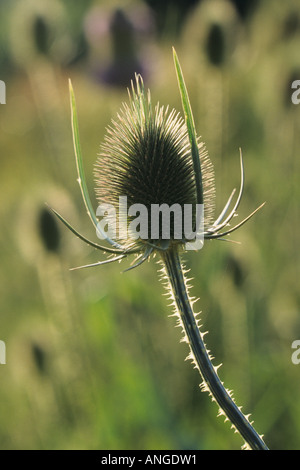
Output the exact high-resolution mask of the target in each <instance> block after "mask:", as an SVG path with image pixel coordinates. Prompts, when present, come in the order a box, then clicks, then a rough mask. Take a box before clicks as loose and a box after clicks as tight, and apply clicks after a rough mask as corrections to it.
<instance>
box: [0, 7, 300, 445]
mask: <svg viewBox="0 0 300 470" xmlns="http://www.w3.org/2000/svg"><path fill="white" fill-rule="evenodd" d="M0 23H1V27H0V79H1V80H4V81H5V83H6V104H1V105H0V152H1V153H0V158H1V171H0V185H1V205H0V217H1V219H0V220H1V222H0V227H1V230H0V240H1V271H0V279H1V282H0V297H1V316H0V339H1V340H2V341H5V344H6V364H5V365H4V364H3V365H0V377H1V385H0V448H1V449H112V450H115V449H147V450H151V449H164V450H166V449H168V450H172V449H239V448H240V446H241V444H242V440H241V439H240V437H239V436H238V435H236V434H234V433H233V432H232V431H231V429H230V425H229V424H228V423H225V424H224V423H223V418H217V417H216V415H217V407H216V405H215V404H213V403H211V400H210V399H209V397H208V395H207V394H204V393H201V391H200V389H199V383H200V379H199V375H198V373H197V371H195V370H194V369H193V367H192V365H191V363H190V362H185V361H184V359H185V357H186V356H187V354H188V350H187V346H186V345H185V344H180V339H181V332H180V331H179V329H178V328H174V326H175V320H174V318H169V314H170V313H171V310H170V308H169V307H168V301H167V299H166V297H165V296H163V295H162V294H163V293H164V288H163V286H162V284H161V282H160V281H159V279H158V274H157V271H158V269H159V266H158V265H157V263H156V260H154V261H152V262H151V263H146V264H144V265H142V266H141V267H139V268H138V269H136V270H133V271H130V272H128V273H124V274H122V273H121V271H122V269H124V268H125V267H127V265H128V263H127V262H124V264H121V265H120V264H116V265H107V266H102V267H99V268H91V269H89V270H81V271H80V270H79V271H69V268H71V267H74V266H79V265H82V264H87V263H92V262H95V261H97V260H99V259H103V256H102V255H101V253H97V252H95V251H94V250H93V249H91V248H89V247H88V246H86V245H84V244H83V243H82V242H80V241H79V240H78V239H77V238H75V237H74V236H73V235H72V234H71V233H70V232H69V231H67V229H66V228H65V227H64V226H62V225H61V224H59V223H58V222H57V221H56V220H54V219H53V217H52V216H51V214H50V213H49V210H48V208H47V205H46V204H45V203H48V204H49V205H50V206H52V207H54V208H55V209H56V210H58V211H59V212H60V213H61V214H62V215H64V216H65V217H66V218H67V219H68V220H69V221H70V222H71V223H72V224H73V225H74V226H75V227H77V229H78V230H79V231H81V232H82V233H84V234H85V235H86V236H88V237H89V238H91V239H93V240H95V241H97V240H96V235H95V233H94V231H93V228H92V226H91V224H90V222H89V219H88V217H87V215H86V213H85V209H84V206H83V203H82V200H81V196H80V190H79V186H78V184H77V182H76V171H75V160H74V154H73V144H72V135H71V124H70V109H69V96H68V78H69V77H70V78H71V79H72V83H73V87H74V90H75V94H76V98H77V107H78V113H79V124H80V135H81V143H82V149H83V154H84V163H85V170H86V174H87V179H88V183H89V187H90V189H91V193H92V195H93V197H94V194H93V191H92V188H93V164H94V161H95V159H96V155H97V152H98V150H99V144H100V142H101V141H102V139H103V136H104V133H105V127H106V126H108V125H109V123H110V120H111V118H113V117H114V116H115V115H116V113H117V112H118V110H119V108H120V106H121V102H123V101H124V100H126V99H127V91H126V87H127V86H128V85H129V83H130V79H131V78H132V77H133V76H134V72H136V71H138V72H141V73H142V74H143V77H144V80H145V82H146V85H147V86H149V87H150V88H151V92H152V98H153V101H154V102H156V101H159V102H160V103H161V104H164V105H166V104H169V105H170V106H171V107H175V108H177V109H178V110H181V103H180V96H179V92H178V89H177V81H176V76H175V72H174V66H173V59H172V50H171V47H172V46H175V48H176V50H177V53H178V56H179V58H180V61H181V65H182V68H183V71H184V75H185V79H186V82H187V86H188V89H189V93H190V98H191V102H192V106H193V111H194V114H195V120H196V126H197V129H198V132H199V134H201V135H202V138H203V140H204V141H205V143H206V146H207V149H208V152H209V154H210V156H211V160H212V162H213V164H214V167H215V174H216V175H215V176H216V187H217V208H216V210H217V211H219V210H220V209H221V208H222V207H223V205H224V204H225V201H226V200H227V198H228V196H229V194H230V192H231V190H232V188H233V187H237V186H238V184H239V147H242V149H243V155H244V164H245V172H246V187H245V194H244V197H243V200H242V204H241V207H240V210H239V216H240V217H243V216H246V215H248V213H250V212H251V211H252V210H254V209H255V208H256V207H257V206H258V205H259V204H261V203H262V202H263V201H267V204H266V205H265V207H264V209H263V210H262V211H260V212H259V213H258V214H257V215H256V216H255V218H254V219H252V220H251V221H250V222H249V223H248V224H247V225H245V226H244V227H243V228H241V229H240V230H239V231H238V232H236V233H235V234H234V235H233V236H232V239H233V240H237V241H239V242H241V244H234V243H224V242H218V241H213V242H207V243H206V244H205V246H204V249H203V250H202V251H200V252H199V253H196V254H195V253H191V252H188V253H187V254H186V256H185V261H186V264H187V266H188V267H190V268H191V276H192V277H193V278H194V281H193V290H192V294H193V295H195V296H198V297H200V300H199V301H198V302H197V304H196V305H195V308H196V309H197V310H201V311H202V324H203V331H206V330H208V331H209V334H208V335H207V336H206V342H207V345H208V347H209V349H210V350H211V351H212V354H213V355H214V357H215V358H216V360H215V364H216V365H217V364H219V363H220V362H222V363H223V366H222V367H221V369H220V370H219V374H220V377H221V379H222V380H223V381H224V382H225V385H226V386H227V387H228V388H229V389H233V390H234V397H235V399H236V402H237V404H238V405H242V406H243V411H244V412H245V413H251V416H252V419H253V420H254V424H255V427H256V429H257V431H258V432H259V433H263V434H264V436H265V440H266V443H267V444H268V445H269V446H270V447H271V448H272V449H300V398H299V391H300V365H295V364H293V363H292V360H291V355H292V352H293V350H292V348H291V345H292V342H293V341H294V340H296V339H300V292H299V276H300V256H299V245H298V243H299V240H300V220H299V199H300V188H299V183H300V173H299V170H300V166H299V152H298V149H299V144H300V139H299V129H300V105H298V106H297V105H294V104H292V102H291V94H292V90H291V83H292V81H293V80H295V79H300V5H299V2H298V1H297V0H287V1H286V2H279V1H277V2H274V1H270V0H269V1H268V0H267V1H258V0H257V1H255V2H254V1H237V0H236V1H229V0H228V1H225V0H221V1H215V0H209V1H205V0H202V1H199V0H198V1H197V0H194V1H189V2H187V1H185V2H184V1H181V2H180V1H166V2H159V1H154V0H149V1H142V0H139V1H138V0H137V1H120V0H119V2H118V1H110V2H104V1H96V0H95V1H92V0H90V1H87V0H84V1H79V0H77V1H76V2H72V1H71V0H14V1H13V0H10V1H8V0H2V1H1V2H0ZM236 220H239V219H236Z"/></svg>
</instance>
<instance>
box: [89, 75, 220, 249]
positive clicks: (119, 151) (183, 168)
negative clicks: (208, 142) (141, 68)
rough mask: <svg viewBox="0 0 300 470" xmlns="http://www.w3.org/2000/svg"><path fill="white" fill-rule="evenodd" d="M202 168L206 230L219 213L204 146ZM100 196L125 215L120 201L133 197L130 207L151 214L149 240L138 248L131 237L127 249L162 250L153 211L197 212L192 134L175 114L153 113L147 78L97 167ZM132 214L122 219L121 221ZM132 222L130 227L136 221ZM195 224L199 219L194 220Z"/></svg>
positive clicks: (139, 80) (132, 96) (111, 134)
mask: <svg viewBox="0 0 300 470" xmlns="http://www.w3.org/2000/svg"><path fill="white" fill-rule="evenodd" d="M198 151H199V157H200V161H201V167H202V180H203V197H204V220H205V227H206V228H208V227H209V225H210V224H211V223H212V216H213V211H214V207H215V204H214V198H215V187H214V174H213V168H212V164H211V162H210V160H209V158H208V154H207V151H206V149H205V146H204V144H203V143H202V142H201V141H200V140H199V141H198ZM95 182H96V194H97V198H98V202H99V204H103V203H104V204H110V205H112V206H113V207H116V208H117V210H118V211H119V210H120V208H119V198H120V196H126V197H127V204H128V206H129V207H131V206H133V205H134V204H140V205H143V206H144V207H145V208H146V209H147V213H148V223H147V226H148V233H149V237H148V238H147V239H145V238H143V239H141V238H140V239H138V240H136V242H135V241H134V240H133V239H131V238H130V233H128V235H129V237H128V239H127V240H123V244H124V246H125V247H128V246H131V245H132V243H136V244H137V245H138V246H140V247H141V248H142V247H145V243H147V242H150V243H152V244H157V243H158V244H159V242H160V241H161V240H162V221H161V222H160V226H159V228H158V233H159V239H158V240H153V239H151V223H153V220H151V207H152V206H153V205H154V204H157V205H159V206H161V205H162V204H165V205H167V206H168V207H172V206H173V205H174V204H178V205H179V206H180V208H181V209H182V211H181V214H182V217H183V214H184V207H185V205H186V204H191V205H192V206H193V207H195V206H196V202H197V201H196V184H195V172H194V168H193V159H192V155H191V149H190V143H189V138H188V131H187V127H186V124H185V122H184V120H183V119H182V118H181V117H180V115H179V113H177V112H176V111H175V110H174V109H173V110H172V111H171V112H169V110H168V107H167V108H164V107H163V106H160V105H159V103H158V104H157V105H156V106H155V108H154V109H153V107H152V103H151V96H150V91H149V90H148V93H146V92H145V89H144V84H143V80H142V77H141V76H139V75H136V83H135V85H134V83H132V90H131V93H130V92H129V104H127V103H125V104H123V107H122V109H121V111H120V113H119V114H118V115H117V118H116V119H115V120H113V121H112V125H111V127H109V128H108V129H107V135H106V137H105V141H104V143H103V144H102V146H101V152H100V155H99V156H98V159H97V161H96V166H95ZM122 215H123V217H126V214H121V216H120V214H119V213H118V218H117V219H118V220H119V219H121V217H122ZM132 218H133V216H131V217H129V220H128V221H127V223H129V222H130V221H131V220H132ZM193 219H195V214H194V218H193ZM170 222H171V223H170V226H171V231H170V240H169V241H170V243H172V242H173V243H174V242H175V243H183V242H184V241H185V240H184V239H181V240H175V237H174V220H173V214H171V218H170Z"/></svg>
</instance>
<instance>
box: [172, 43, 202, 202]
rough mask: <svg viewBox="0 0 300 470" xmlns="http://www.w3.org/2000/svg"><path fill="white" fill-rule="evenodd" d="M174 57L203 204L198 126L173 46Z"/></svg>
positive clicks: (198, 197) (199, 197)
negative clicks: (196, 126) (196, 125)
mask: <svg viewBox="0 0 300 470" xmlns="http://www.w3.org/2000/svg"><path fill="white" fill-rule="evenodd" d="M173 57H174V64H175V70H176V74H177V80H178V86H179V91H180V95H181V101H182V107H183V111H184V116H185V122H186V126H187V130H188V135H189V140H190V145H191V152H192V159H193V166H194V172H195V183H196V194H197V204H203V183H202V172H201V164H200V157H199V149H198V144H197V134H196V128H195V123H194V117H193V113H192V108H191V104H190V100H189V96H188V92H187V89H186V85H185V81H184V78H183V74H182V70H181V67H180V63H179V60H178V57H177V54H176V51H175V49H174V48H173Z"/></svg>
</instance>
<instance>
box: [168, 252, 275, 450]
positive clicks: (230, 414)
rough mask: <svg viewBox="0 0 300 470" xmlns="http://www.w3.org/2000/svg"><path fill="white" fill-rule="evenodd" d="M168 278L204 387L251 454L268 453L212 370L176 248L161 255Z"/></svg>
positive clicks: (215, 372) (214, 369)
mask: <svg viewBox="0 0 300 470" xmlns="http://www.w3.org/2000/svg"><path fill="white" fill-rule="evenodd" d="M161 257H162V261H163V264H164V267H165V271H166V275H167V278H168V281H169V284H170V287H171V291H172V296H173V298H174V301H175V303H176V307H177V313H178V315H179V319H180V322H181V325H182V327H183V330H184V333H185V335H186V338H187V340H188V343H189V346H190V349H191V353H192V356H193V358H194V360H195V363H196V366H197V368H198V369H199V372H200V374H201V376H202V378H203V381H204V385H205V387H206V388H207V389H208V391H209V392H210V394H211V395H212V398H213V399H214V400H215V401H216V402H217V403H218V405H219V407H220V408H221V410H222V412H223V413H224V414H225V416H226V417H227V418H228V419H229V420H230V421H231V423H232V425H233V426H234V427H235V428H236V429H237V431H238V432H239V433H240V434H241V436H242V437H243V438H244V439H245V441H246V443H247V444H248V446H249V447H250V449H252V450H268V447H267V446H266V444H265V443H264V441H263V440H262V438H261V437H260V436H259V435H258V434H257V432H256V431H255V429H254V428H253V426H252V425H251V424H250V422H249V421H248V419H247V418H246V417H245V416H244V414H243V413H242V412H241V410H240V409H239V407H238V406H237V405H236V404H235V402H234V401H233V399H232V398H231V396H230V394H229V392H228V391H227V390H226V388H225V387H224V385H223V383H222V382H221V380H220V379H219V376H218V374H217V369H216V368H215V367H214V366H213V364H212V362H211V359H210V357H209V354H208V351H207V349H206V346H205V344H204V342H203V338H202V335H201V332H200V330H199V328H198V325H197V321H196V319H195V315H194V312H193V309H192V306H191V301H190V299H189V295H188V291H187V286H186V281H185V278H184V273H183V268H182V265H181V261H180V257H179V253H178V250H177V248H174V249H170V250H167V251H166V252H162V253H161Z"/></svg>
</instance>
